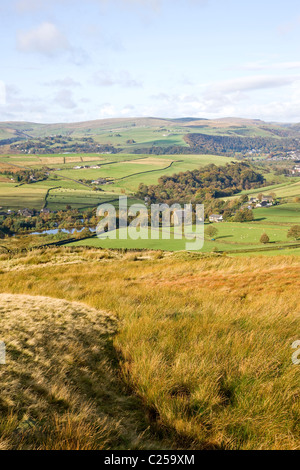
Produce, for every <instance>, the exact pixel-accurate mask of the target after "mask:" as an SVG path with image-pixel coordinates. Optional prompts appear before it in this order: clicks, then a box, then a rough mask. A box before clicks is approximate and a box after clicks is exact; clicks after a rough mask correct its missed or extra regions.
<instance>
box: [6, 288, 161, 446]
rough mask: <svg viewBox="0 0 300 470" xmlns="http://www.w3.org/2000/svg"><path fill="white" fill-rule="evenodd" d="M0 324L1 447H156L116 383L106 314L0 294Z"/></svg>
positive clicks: (131, 400) (134, 403) (112, 330)
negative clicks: (2, 356)
mask: <svg viewBox="0 0 300 470" xmlns="http://www.w3.org/2000/svg"><path fill="white" fill-rule="evenodd" d="M0 324H1V340H2V341H4V342H5V344H6V348H7V365H6V366H0V367H1V370H0V375H1V385H0V389H1V398H0V407H1V417H0V449H2V450H3V449H12V448H13V449H38V450H40V449H56V450H60V449H67V450H80V449H81V450H82V449H85V450H87V449H89V450H92V449H98V450H99V449H109V448H112V447H113V448H114V449H116V448H119V449H127V448H141V447H142V448H145V447H146V448H147V447H148V448H151V447H153V446H154V444H155V447H157V446H158V447H160V444H159V443H158V442H155V440H154V439H153V436H150V434H149V432H147V431H145V429H146V426H147V425H146V422H143V419H144V418H143V416H144V415H143V413H142V411H141V407H140V405H139V403H138V401H137V400H136V399H135V398H134V397H132V396H128V395H126V394H125V389H124V387H123V386H122V384H121V382H120V380H119V378H118V371H117V369H116V358H115V357H114V354H113V351H112V346H111V338H112V336H113V335H114V334H115V331H116V320H115V318H113V316H112V315H109V314H106V313H105V312H102V311H99V310H95V309H92V308H88V307H87V306H85V305H83V304H79V303H75V302H72V303H70V302H66V301H63V300H58V299H51V298H46V297H40V296H37V297H33V296H24V295H18V296H16V295H9V294H0ZM144 433H145V434H144ZM150 437H151V439H152V440H150Z"/></svg>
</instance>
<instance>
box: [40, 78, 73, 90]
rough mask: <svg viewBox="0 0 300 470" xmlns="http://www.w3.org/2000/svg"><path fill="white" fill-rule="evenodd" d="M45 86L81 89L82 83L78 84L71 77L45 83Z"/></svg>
mask: <svg viewBox="0 0 300 470" xmlns="http://www.w3.org/2000/svg"><path fill="white" fill-rule="evenodd" d="M44 85H46V86H53V87H65V88H71V87H72V88H73V87H80V86H81V83H79V82H76V81H75V80H73V78H71V77H65V78H61V79H57V80H52V81H50V82H45V83H44Z"/></svg>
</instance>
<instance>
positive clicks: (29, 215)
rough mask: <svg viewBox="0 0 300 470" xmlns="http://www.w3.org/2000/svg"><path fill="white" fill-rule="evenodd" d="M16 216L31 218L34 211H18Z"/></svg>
mask: <svg viewBox="0 0 300 470" xmlns="http://www.w3.org/2000/svg"><path fill="white" fill-rule="evenodd" d="M18 214H19V215H21V216H22V217H33V216H34V211H33V210H31V209H20V210H19V211H18Z"/></svg>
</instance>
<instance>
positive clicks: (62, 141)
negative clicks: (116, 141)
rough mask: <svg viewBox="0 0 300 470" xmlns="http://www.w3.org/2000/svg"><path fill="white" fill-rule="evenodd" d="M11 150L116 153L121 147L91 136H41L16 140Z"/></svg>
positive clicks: (45, 152) (39, 152)
mask: <svg viewBox="0 0 300 470" xmlns="http://www.w3.org/2000/svg"><path fill="white" fill-rule="evenodd" d="M10 147H11V150H17V151H23V152H26V153H32V154H35V153H38V154H55V153H62V152H70V153H78V152H82V153H107V152H109V153H118V152H120V151H121V149H116V148H115V147H113V146H112V145H110V144H104V145H102V144H98V143H97V142H95V141H94V139H92V137H83V138H81V139H72V138H71V137H64V136H60V135H59V136H54V137H41V138H38V139H32V140H27V141H26V142H18V143H16V144H13V145H11V146H10Z"/></svg>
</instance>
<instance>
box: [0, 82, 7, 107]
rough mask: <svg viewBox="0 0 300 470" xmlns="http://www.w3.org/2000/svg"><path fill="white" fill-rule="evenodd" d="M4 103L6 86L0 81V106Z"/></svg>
mask: <svg viewBox="0 0 300 470" xmlns="http://www.w3.org/2000/svg"><path fill="white" fill-rule="evenodd" d="M5 103H6V86H5V83H4V82H2V80H0V105H4V104H5Z"/></svg>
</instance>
